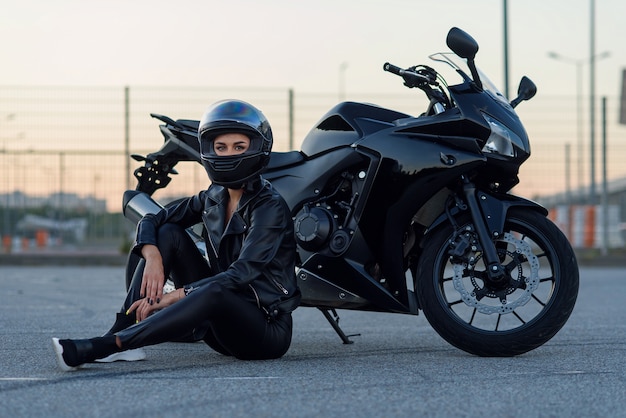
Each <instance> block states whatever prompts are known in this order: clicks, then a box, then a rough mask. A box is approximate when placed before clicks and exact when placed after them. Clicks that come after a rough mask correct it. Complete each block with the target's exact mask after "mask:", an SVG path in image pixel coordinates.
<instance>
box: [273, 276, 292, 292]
mask: <svg viewBox="0 0 626 418" xmlns="http://www.w3.org/2000/svg"><path fill="white" fill-rule="evenodd" d="M272 281H273V282H274V284H275V285H276V287H278V289H279V290H280V291H281V292H283V293H284V294H285V295H288V294H289V291H288V290H287V289H285V287H284V286H283V285H282V284H280V282H278V281H277V280H276V279H272Z"/></svg>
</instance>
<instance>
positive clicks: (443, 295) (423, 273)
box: [416, 209, 579, 357]
mask: <svg viewBox="0 0 626 418" xmlns="http://www.w3.org/2000/svg"><path fill="white" fill-rule="evenodd" d="M459 225H460V226H461V229H462V230H466V229H470V230H471V220H470V218H469V216H468V217H464V218H462V219H461V220H460V222H459ZM454 238H455V234H454V231H453V228H452V226H447V227H443V228H441V229H439V230H438V231H435V232H433V235H432V236H431V237H430V238H429V240H428V242H426V243H425V245H424V248H425V249H424V252H423V254H422V256H421V258H420V262H419V269H418V275H417V277H418V283H416V289H417V292H418V298H419V302H420V306H421V308H422V309H423V312H424V315H425V316H426V318H427V320H428V322H429V323H430V325H431V326H432V327H433V328H434V329H435V331H436V332H437V333H438V334H439V335H440V336H441V337H442V338H443V339H445V340H446V341H447V342H448V343H450V344H452V345H453V346H455V347H457V348H459V349H461V350H463V351H466V352H468V353H471V354H474V355H478V356H485V357H510V356H515V355H519V354H523V353H526V352H528V351H530V350H533V349H535V348H537V347H539V346H541V345H543V344H544V343H546V342H547V341H548V340H550V339H551V338H552V337H553V336H554V335H555V334H556V333H557V332H558V331H559V330H560V329H561V328H562V327H563V325H565V322H566V321H567V319H568V318H569V316H570V314H571V312H572V310H573V309H574V305H575V303H576V298H577V295H578V286H579V277H578V266H577V262H576V257H575V255H574V252H573V250H572V248H571V246H570V244H569V242H568V241H567V239H566V238H565V236H564V235H563V233H562V232H561V231H560V230H559V229H558V228H557V227H556V225H554V224H553V223H552V222H551V221H550V220H548V219H546V218H545V216H543V215H542V214H541V213H538V212H535V211H529V210H523V209H511V210H510V212H509V214H508V216H507V219H506V222H505V228H504V234H502V235H501V237H500V238H499V239H497V240H496V241H495V242H496V247H497V250H498V254H499V256H500V261H501V264H502V265H503V266H504V267H505V270H506V271H507V282H508V284H507V285H506V286H502V285H500V286H492V285H491V284H489V280H486V278H487V275H486V270H485V264H484V263H483V261H482V253H481V252H480V250H479V249H475V250H474V249H473V250H470V252H469V254H467V255H466V256H465V257H464V258H463V259H462V260H461V259H459V258H451V257H450V256H449V249H450V244H451V242H452V241H453V240H454Z"/></svg>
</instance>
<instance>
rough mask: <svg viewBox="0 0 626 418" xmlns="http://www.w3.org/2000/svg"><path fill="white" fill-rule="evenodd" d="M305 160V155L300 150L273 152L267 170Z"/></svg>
mask: <svg viewBox="0 0 626 418" xmlns="http://www.w3.org/2000/svg"><path fill="white" fill-rule="evenodd" d="M302 161H304V155H303V154H302V153H301V152H300V151H288V152H272V153H271V154H270V162H269V163H268V164H267V167H266V168H265V169H266V170H273V169H276V168H280V167H288V166H290V165H294V164H298V163H300V162H302Z"/></svg>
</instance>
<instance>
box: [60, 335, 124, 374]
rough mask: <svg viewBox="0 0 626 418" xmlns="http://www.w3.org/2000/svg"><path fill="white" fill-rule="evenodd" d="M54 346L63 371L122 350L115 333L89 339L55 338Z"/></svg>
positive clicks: (74, 368)
mask: <svg viewBox="0 0 626 418" xmlns="http://www.w3.org/2000/svg"><path fill="white" fill-rule="evenodd" d="M52 347H53V348H54V351H55V353H56V356H57V363H58V364H59V367H60V368H61V370H63V371H70V370H76V369H77V368H78V367H79V366H80V365H82V364H85V363H93V362H94V361H95V360H97V359H100V358H104V357H107V356H109V355H111V354H113V353H117V352H119V351H120V349H119V348H118V346H117V344H116V343H115V336H114V335H109V336H105V337H97V338H92V339H89V340H59V339H58V338H53V339H52Z"/></svg>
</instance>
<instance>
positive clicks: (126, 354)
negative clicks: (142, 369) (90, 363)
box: [96, 348, 146, 363]
mask: <svg viewBox="0 0 626 418" xmlns="http://www.w3.org/2000/svg"><path fill="white" fill-rule="evenodd" d="M145 358H146V352H145V351H144V350H143V348H135V349H132V350H126V351H120V352H119V353H113V354H111V355H110V356H108V357H105V358H100V359H97V360H96V362H97V363H113V362H114V361H140V360H144V359H145Z"/></svg>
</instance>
